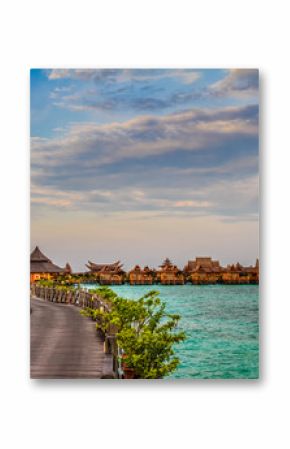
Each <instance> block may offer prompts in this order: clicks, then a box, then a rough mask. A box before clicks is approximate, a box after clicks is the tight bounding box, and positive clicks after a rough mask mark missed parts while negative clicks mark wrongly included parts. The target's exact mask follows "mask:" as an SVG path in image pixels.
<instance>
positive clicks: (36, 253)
mask: <svg viewBox="0 0 290 449" xmlns="http://www.w3.org/2000/svg"><path fill="white" fill-rule="evenodd" d="M63 271H64V269H63V268H60V267H58V266H57V265H55V264H54V263H52V261H51V260H50V259H49V258H48V257H47V256H45V255H44V254H43V253H42V252H41V251H40V249H39V248H38V246H36V247H35V249H34V250H33V251H32V253H31V254H30V272H31V273H62V272H63Z"/></svg>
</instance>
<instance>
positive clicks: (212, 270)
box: [183, 257, 223, 285]
mask: <svg viewBox="0 0 290 449" xmlns="http://www.w3.org/2000/svg"><path fill="white" fill-rule="evenodd" d="M183 271H184V274H185V276H186V280H187V281H188V282H192V283H193V284H197V285H198V284H216V283H217V282H219V281H220V280H221V276H222V272H223V268H222V267H221V266H220V263H219V261H218V260H212V258H211V257H196V259H195V260H189V261H188V263H187V265H186V266H185V267H184V269H183Z"/></svg>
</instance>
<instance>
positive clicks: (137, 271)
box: [128, 265, 155, 285]
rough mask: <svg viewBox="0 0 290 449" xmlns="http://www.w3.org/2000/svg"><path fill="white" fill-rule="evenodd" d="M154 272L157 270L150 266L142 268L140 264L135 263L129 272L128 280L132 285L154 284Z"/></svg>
mask: <svg viewBox="0 0 290 449" xmlns="http://www.w3.org/2000/svg"><path fill="white" fill-rule="evenodd" d="M154 274H155V270H151V269H150V268H149V267H148V266H146V267H144V269H143V270H142V268H141V267H140V266H139V265H135V267H134V268H133V269H132V270H131V271H129V273H128V281H129V283H130V284H131V285H152V284H153V282H154V277H155V276H154Z"/></svg>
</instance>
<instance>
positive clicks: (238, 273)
mask: <svg viewBox="0 0 290 449" xmlns="http://www.w3.org/2000/svg"><path fill="white" fill-rule="evenodd" d="M222 282H223V284H259V260H258V259H257V260H256V264H255V266H254V267H253V266H249V267H243V266H242V265H241V264H240V263H239V262H238V263H237V264H235V265H234V264H233V265H228V266H227V268H226V270H225V271H224V273H223V274H222Z"/></svg>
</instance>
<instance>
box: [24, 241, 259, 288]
mask: <svg viewBox="0 0 290 449" xmlns="http://www.w3.org/2000/svg"><path fill="white" fill-rule="evenodd" d="M86 267H87V269H88V271H84V272H73V270H72V268H71V266H70V264H69V263H67V264H66V266H65V267H64V268H61V267H59V266H58V265H55V264H54V263H53V262H52V261H51V259H49V258H48V257H47V256H45V255H44V254H43V253H42V252H41V250H40V249H39V247H38V246H36V247H35V249H34V250H33V251H32V253H31V255H30V283H36V282H38V281H41V280H54V281H57V282H61V283H64V284H83V283H94V284H96V283H97V284H100V285H122V284H126V283H128V284H130V285H155V284H160V285H184V284H187V283H191V284H193V285H203V284H204V285H207V284H259V260H258V259H257V260H256V263H255V265H254V266H249V267H244V266H242V265H241V264H240V263H236V264H229V265H227V266H226V267H222V266H221V265H220V263H219V261H218V260H212V258H211V257H196V258H195V260H189V261H188V262H187V264H186V265H185V266H184V268H183V269H180V268H178V267H177V266H176V265H174V264H173V263H172V262H171V261H170V259H168V258H166V259H165V260H164V262H163V263H162V264H161V265H160V266H159V267H158V269H155V268H149V267H148V266H145V267H143V268H142V267H141V266H140V265H135V266H134V268H132V269H131V270H130V271H128V272H126V271H125V270H123V265H122V263H121V262H120V261H116V262H113V263H94V262H91V261H88V263H87V264H86Z"/></svg>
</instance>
